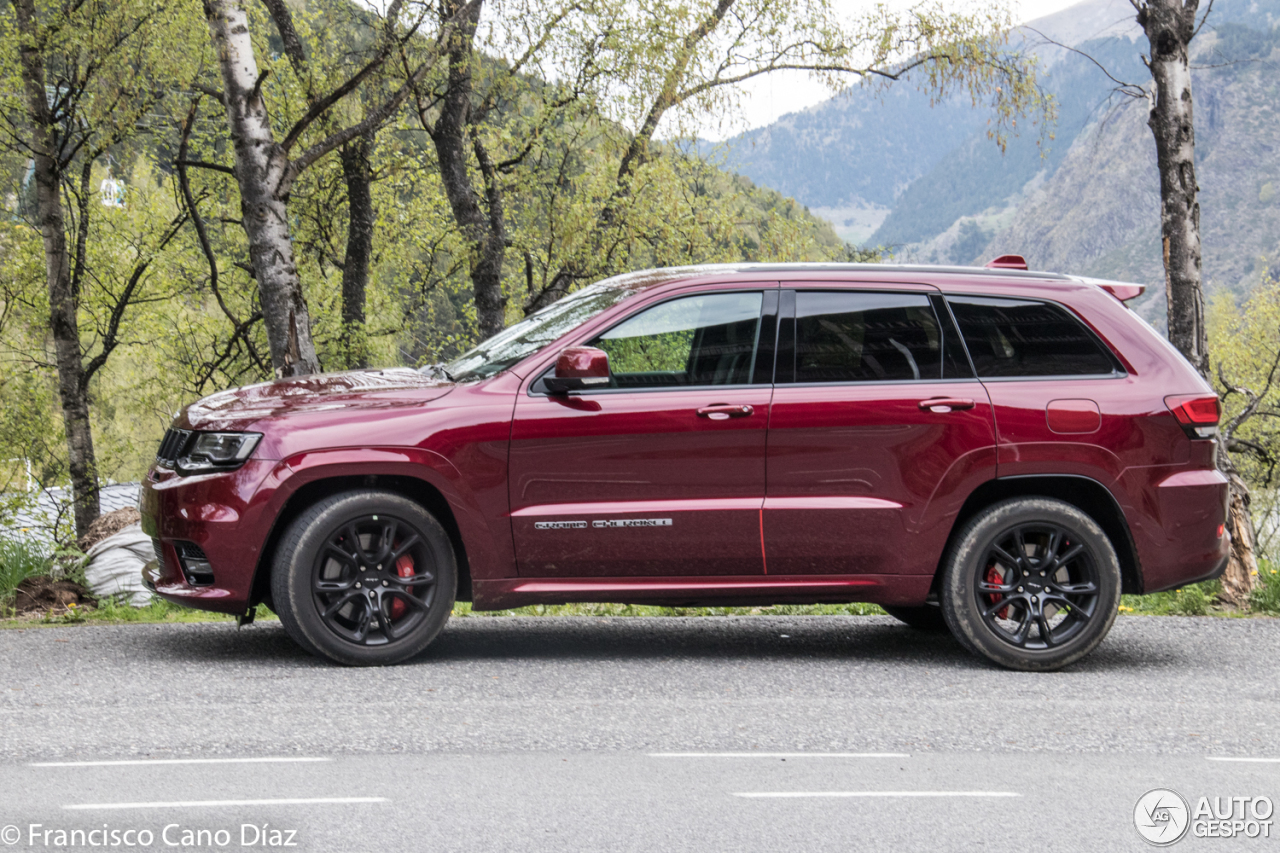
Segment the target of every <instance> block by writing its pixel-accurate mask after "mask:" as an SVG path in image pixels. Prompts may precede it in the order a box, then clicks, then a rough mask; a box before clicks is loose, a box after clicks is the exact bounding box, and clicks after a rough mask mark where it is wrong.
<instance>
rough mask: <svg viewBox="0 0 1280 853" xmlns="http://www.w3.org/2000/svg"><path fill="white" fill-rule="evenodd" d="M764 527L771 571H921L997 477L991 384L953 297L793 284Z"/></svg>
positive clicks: (783, 334)
mask: <svg viewBox="0 0 1280 853" xmlns="http://www.w3.org/2000/svg"><path fill="white" fill-rule="evenodd" d="M782 306H783V307H782V319H781V322H780V328H781V331H780V333H779V353H778V369H777V385H776V388H775V390H774V398H773V407H772V414H771V421H770V427H769V453H768V463H767V468H768V474H767V476H768V490H767V496H766V500H765V506H764V512H763V520H762V528H763V536H764V540H765V549H766V556H767V564H768V573H769V574H771V575H773V574H806V575H808V574H864V575H865V574H875V575H899V574H925V573H932V572H933V571H934V569H935V568H936V565H937V560H938V555H939V554H940V553H941V550H942V547H943V545H944V543H945V540H946V536H947V534H948V532H949V530H950V527H951V521H952V520H953V519H954V517H955V515H956V513H957V512H958V511H959V509H960V506H961V505H962V504H963V501H964V499H965V497H966V496H967V495H968V493H969V492H970V491H971V490H972V489H973V488H975V487H976V486H977V485H978V484H979V483H981V482H982V481H983V480H984V479H987V478H989V477H991V476H993V475H994V461H995V459H994V457H995V449H994V446H995V433H994V429H993V425H992V414H991V406H990V403H989V401H988V398H987V394H986V391H985V390H984V389H983V386H982V385H981V383H979V382H978V381H977V379H975V378H974V377H973V373H972V370H971V369H970V366H969V363H968V359H967V358H966V356H965V354H964V350H963V348H962V346H961V345H960V342H959V337H958V334H957V333H956V331H955V329H954V326H953V324H952V323H951V320H950V317H949V315H948V314H947V313H946V305H945V303H944V302H943V301H942V300H941V298H940V297H938V296H936V295H933V294H931V292H930V290H928V289H925V288H924V287H920V288H917V289H915V290H877V289H873V288H871V287H870V286H868V287H867V288H866V289H840V290H820V289H816V288H815V289H812V290H810V289H797V290H796V291H794V292H790V291H783V294H782Z"/></svg>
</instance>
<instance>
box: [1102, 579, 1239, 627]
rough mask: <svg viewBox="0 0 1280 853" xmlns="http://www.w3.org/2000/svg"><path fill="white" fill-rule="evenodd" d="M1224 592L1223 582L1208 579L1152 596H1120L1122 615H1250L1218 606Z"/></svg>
mask: <svg viewBox="0 0 1280 853" xmlns="http://www.w3.org/2000/svg"><path fill="white" fill-rule="evenodd" d="M1221 592H1222V582H1221V581H1216V580H1212V581H1205V582H1203V583H1197V584H1191V585H1189V586H1184V587H1180V588H1179V589H1171V590H1168V591H1166V592H1153V593H1151V594H1150V595H1122V596H1120V614H1121V615H1122V616H1123V615H1125V614H1133V615H1136V616H1228V617H1236V618H1239V617H1241V616H1249V615H1250V613H1249V612H1247V611H1240V610H1231V609H1229V608H1224V607H1220V606H1219V605H1218V603H1217V602H1218V595H1219V594H1221Z"/></svg>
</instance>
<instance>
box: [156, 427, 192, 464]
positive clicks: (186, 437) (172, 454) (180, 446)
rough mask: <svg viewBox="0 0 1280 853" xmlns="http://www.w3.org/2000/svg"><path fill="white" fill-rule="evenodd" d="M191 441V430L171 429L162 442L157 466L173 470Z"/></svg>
mask: <svg viewBox="0 0 1280 853" xmlns="http://www.w3.org/2000/svg"><path fill="white" fill-rule="evenodd" d="M190 440H191V430H189V429H170V430H169V431H168V432H166V433H165V434H164V438H163V439H161V441H160V450H158V451H157V452H156V464H158V465H163V466H165V467H166V468H172V467H173V465H174V463H175V462H177V460H178V457H179V456H181V455H182V451H183V450H185V449H186V447H187V442H188V441H190Z"/></svg>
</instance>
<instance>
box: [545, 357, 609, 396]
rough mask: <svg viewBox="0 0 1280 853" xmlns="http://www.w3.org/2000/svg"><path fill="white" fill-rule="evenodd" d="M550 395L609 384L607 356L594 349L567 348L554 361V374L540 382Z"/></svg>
mask: <svg viewBox="0 0 1280 853" xmlns="http://www.w3.org/2000/svg"><path fill="white" fill-rule="evenodd" d="M542 382H543V384H544V385H546V386H547V390H548V391H550V392H551V393H552V394H568V393H569V392H570V391H581V390H583V389H584V388H597V387H601V386H604V385H608V384H609V354H608V353H607V352H605V351H604V350H602V349H596V348H595V347H569V348H568V349H567V350H565V351H564V352H562V353H560V357H559V358H557V359H556V372H555V374H554V375H553V376H548V377H546V378H545V379H543V380H542Z"/></svg>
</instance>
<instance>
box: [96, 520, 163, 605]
mask: <svg viewBox="0 0 1280 853" xmlns="http://www.w3.org/2000/svg"><path fill="white" fill-rule="evenodd" d="M154 559H155V550H154V549H153V547H152V545H151V537H150V536H148V535H146V534H145V533H143V532H142V525H141V524H131V525H129V526H128V527H126V528H125V529H124V530H121V531H120V532H119V533H117V534H115V535H114V536H108V537H107V538H106V539H103V540H102V541H101V542H99V543H98V544H97V545H94V546H93V547H92V548H90V549H89V565H88V566H87V567H86V568H85V570H84V576H85V579H86V580H87V581H88V582H89V589H90V590H92V591H93V594H94V595H98V596H112V595H126V596H128V601H129V603H130V604H132V605H133V606H134V607H146V606H147V605H148V604H150V603H151V590H149V589H147V588H146V587H145V586H143V584H142V567H143V566H144V565H146V564H147V563H149V562H151V561H152V560H154Z"/></svg>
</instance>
